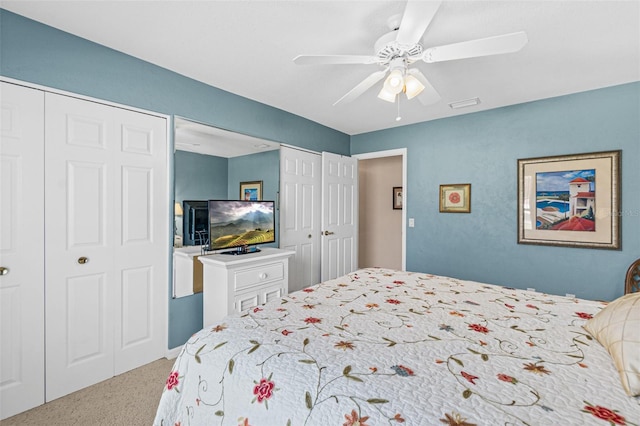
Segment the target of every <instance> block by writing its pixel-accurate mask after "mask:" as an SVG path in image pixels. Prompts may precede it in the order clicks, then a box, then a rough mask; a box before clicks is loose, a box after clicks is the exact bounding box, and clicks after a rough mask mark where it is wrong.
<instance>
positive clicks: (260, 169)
mask: <svg viewBox="0 0 640 426" xmlns="http://www.w3.org/2000/svg"><path fill="white" fill-rule="evenodd" d="M257 180H261V181H262V199H263V200H268V201H277V199H278V192H279V191H280V150H273V151H267V152H261V153H258V154H251V155H243V156H241V157H234V158H230V159H229V189H228V191H229V199H230V200H232V199H237V198H238V197H239V196H240V182H254V181H257ZM278 208H279V206H278V204H277V203H276V209H278ZM275 234H276V242H275V243H274V244H265V247H268V246H273V247H278V245H279V243H280V241H279V235H280V216H279V213H278V212H276V227H275Z"/></svg>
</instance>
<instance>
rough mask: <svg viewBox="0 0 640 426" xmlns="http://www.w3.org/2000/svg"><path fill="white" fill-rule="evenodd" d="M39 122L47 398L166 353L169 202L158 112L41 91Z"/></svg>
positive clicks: (163, 137)
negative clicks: (42, 166)
mask: <svg viewBox="0 0 640 426" xmlns="http://www.w3.org/2000/svg"><path fill="white" fill-rule="evenodd" d="M45 123H46V135H47V140H46V144H45V168H46V169H45V173H46V176H47V181H46V196H45V197H46V199H45V204H46V209H47V217H46V223H45V228H46V253H47V256H46V290H47V291H46V322H47V333H46V347H47V359H46V399H47V400H48V401H49V400H52V399H55V398H58V397H60V396H62V395H65V394H68V393H70V392H73V391H75V390H77V389H80V388H83V387H85V386H88V385H91V384H93V383H96V382H99V381H101V380H104V379H107V378H109V377H112V376H113V375H114V374H118V373H120V372H122V371H126V370H128V369H130V368H134V367H136V366H139V365H142V364H144V363H146V362H149V361H152V360H154V359H157V358H159V357H160V356H162V354H163V350H164V347H165V346H166V345H164V342H165V340H166V331H165V330H166V328H165V326H164V324H165V318H166V292H167V283H168V281H167V263H168V254H167V253H168V250H167V247H168V246H169V240H168V235H167V234H168V231H167V226H166V224H167V223H168V221H169V217H168V210H169V209H168V202H167V184H166V123H165V120H164V119H162V118H158V117H152V116H148V115H145V114H140V113H136V112H132V111H127V110H122V109H119V108H115V107H111V106H107V105H102V104H98V103H94V102H89V101H85V100H80V99H75V98H71V97H67V96H61V95H56V94H50V93H47V95H46V116H45ZM163 158H164V161H163V160H162V159H163ZM159 164H160V165H161V167H158V165H159Z"/></svg>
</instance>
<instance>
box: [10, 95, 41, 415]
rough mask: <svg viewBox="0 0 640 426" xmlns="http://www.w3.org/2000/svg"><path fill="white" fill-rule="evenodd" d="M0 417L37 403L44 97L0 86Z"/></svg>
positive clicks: (39, 359)
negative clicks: (0, 272)
mask: <svg viewBox="0 0 640 426" xmlns="http://www.w3.org/2000/svg"><path fill="white" fill-rule="evenodd" d="M0 100H1V108H0V117H1V119H0V267H3V268H5V269H3V270H2V274H0V360H2V362H1V363H0V419H4V418H7V417H10V416H13V415H14V414H17V413H19V412H21V411H24V410H28V409H29V408H32V407H35V406H37V405H40V404H42V403H44V362H45V361H44V208H43V204H44V189H43V181H44V93H43V92H42V91H40V90H35V89H28V88H25V87H21V86H18V85H14V84H9V83H0Z"/></svg>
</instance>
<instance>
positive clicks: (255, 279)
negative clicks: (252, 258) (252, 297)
mask: <svg viewBox="0 0 640 426" xmlns="http://www.w3.org/2000/svg"><path fill="white" fill-rule="evenodd" d="M283 278H284V264H283V262H276V263H269V264H266V265H261V266H257V267H255V268H250V269H242V270H239V271H237V272H236V273H235V274H234V282H235V289H236V290H241V289H243V288H248V287H253V286H255V285H259V284H262V283H267V282H270V281H274V280H281V279H283Z"/></svg>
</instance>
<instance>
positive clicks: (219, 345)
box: [213, 342, 227, 351]
mask: <svg viewBox="0 0 640 426" xmlns="http://www.w3.org/2000/svg"><path fill="white" fill-rule="evenodd" d="M226 344H227V342H222V343H218V344H217V345H216V346H215V347H214V348H213V350H214V351H215V350H216V349H218V348H221V347H223V346H224V345H226Z"/></svg>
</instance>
